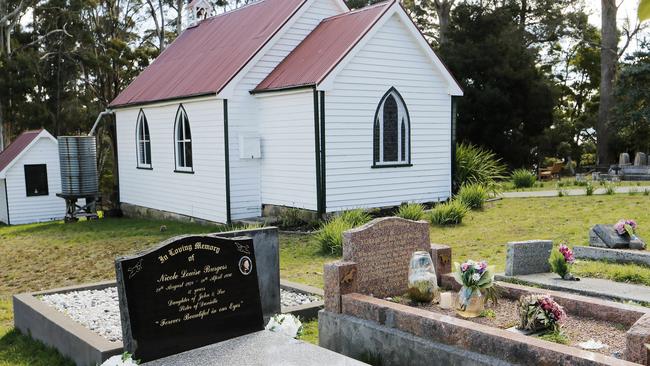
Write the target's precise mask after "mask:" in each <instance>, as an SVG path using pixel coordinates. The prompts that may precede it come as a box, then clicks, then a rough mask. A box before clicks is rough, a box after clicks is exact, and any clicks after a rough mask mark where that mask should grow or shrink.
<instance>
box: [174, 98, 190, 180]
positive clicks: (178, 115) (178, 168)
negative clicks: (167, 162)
mask: <svg viewBox="0 0 650 366" xmlns="http://www.w3.org/2000/svg"><path fill="white" fill-rule="evenodd" d="M183 116H185V119H187V127H189V124H190V119H189V117H188V116H187V113H186V112H185V109H184V108H183V107H182V106H181V107H180V108H179V111H178V113H176V124H175V128H174V151H175V152H176V156H175V157H174V159H176V164H175V166H176V171H180V172H193V171H194V156H192V165H189V166H188V165H187V161H185V164H186V165H181V152H180V148H179V144H182V146H183V157H184V158H185V157H186V156H185V144H186V143H189V144H190V145H192V138H189V139H188V138H187V131H186V130H185V127H186V124H185V123H183ZM179 123H180V124H181V128H182V129H183V137H184V139H183V140H180V139H179V138H178V124H179ZM189 129H190V133H191V131H192V128H191V127H190V128H189ZM193 154H194V151H192V155H193Z"/></svg>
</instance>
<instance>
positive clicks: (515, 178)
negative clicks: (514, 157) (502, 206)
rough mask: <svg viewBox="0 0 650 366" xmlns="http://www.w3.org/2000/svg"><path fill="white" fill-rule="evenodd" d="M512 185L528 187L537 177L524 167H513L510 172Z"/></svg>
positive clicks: (533, 183)
mask: <svg viewBox="0 0 650 366" xmlns="http://www.w3.org/2000/svg"><path fill="white" fill-rule="evenodd" d="M511 177H512V185H513V186H514V187H515V188H530V187H532V186H534V185H535V182H536V181H537V177H535V174H533V172H531V171H529V170H526V169H515V170H514V171H513V172H512V176H511Z"/></svg>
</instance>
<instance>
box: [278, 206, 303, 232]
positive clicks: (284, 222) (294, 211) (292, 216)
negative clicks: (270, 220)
mask: <svg viewBox="0 0 650 366" xmlns="http://www.w3.org/2000/svg"><path fill="white" fill-rule="evenodd" d="M304 224H306V221H305V220H304V219H303V212H302V210H300V209H298V208H293V207H291V208H287V209H284V210H282V211H281V212H280V214H279V217H278V225H279V226H280V228H282V229H290V228H295V227H298V226H302V225H304Z"/></svg>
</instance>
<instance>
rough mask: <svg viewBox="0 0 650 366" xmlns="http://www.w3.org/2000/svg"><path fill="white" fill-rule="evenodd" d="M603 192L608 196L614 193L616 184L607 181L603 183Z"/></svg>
mask: <svg viewBox="0 0 650 366" xmlns="http://www.w3.org/2000/svg"><path fill="white" fill-rule="evenodd" d="M605 193H606V194H608V195H610V196H611V195H613V194H614V193H616V185H615V184H614V183H609V182H607V183H605Z"/></svg>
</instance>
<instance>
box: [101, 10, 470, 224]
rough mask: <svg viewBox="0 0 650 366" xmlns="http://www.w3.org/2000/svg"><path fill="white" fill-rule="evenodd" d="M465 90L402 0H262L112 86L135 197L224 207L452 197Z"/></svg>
mask: <svg viewBox="0 0 650 366" xmlns="http://www.w3.org/2000/svg"><path fill="white" fill-rule="evenodd" d="M191 10H192V9H190V11H191ZM461 95H462V90H461V88H460V87H459V85H458V83H457V82H456V81H455V80H454V78H453V76H452V75H451V74H450V72H449V71H448V70H447V68H446V67H445V66H444V64H443V63H442V61H441V60H440V58H439V57H438V56H437V55H436V54H435V53H434V51H433V50H432V49H431V47H430V46H429V44H428V43H427V41H426V39H425V38H424V36H423V35H422V34H421V33H420V32H419V31H418V29H417V27H416V26H415V24H414V23H413V21H412V20H411V19H410V18H409V16H408V15H407V13H406V12H405V10H404V9H403V8H402V6H401V5H400V3H399V2H398V1H396V0H390V1H386V2H383V3H379V4H376V5H373V6H369V7H366V8H363V9H360V10H354V11H351V10H349V9H348V8H347V7H346V5H345V3H344V2H343V0H260V1H257V2H253V3H251V4H250V5H247V6H245V7H243V8H240V9H237V10H234V11H231V12H227V13H225V14H222V15H219V16H215V17H211V18H207V19H205V20H199V21H198V23H197V24H194V25H192V26H191V27H189V28H188V29H187V30H185V31H184V32H183V33H182V34H181V35H180V36H179V37H178V38H177V39H176V40H175V41H174V42H173V43H172V44H171V45H170V46H169V47H167V48H166V49H165V51H164V52H163V53H162V54H161V55H160V56H159V57H158V59H156V60H155V61H154V62H153V63H152V64H151V65H150V66H149V67H148V68H147V69H146V70H144V71H143V72H142V73H141V74H140V75H139V76H138V77H137V78H136V79H135V80H134V81H133V83H131V85H129V86H128V87H127V88H126V89H125V90H124V91H123V92H122V93H121V94H120V95H119V96H118V97H117V98H116V99H115V100H114V101H112V102H111V105H110V107H111V108H112V110H113V111H114V112H115V116H116V121H117V139H118V144H117V145H118V162H119V180H120V201H121V202H122V203H123V204H128V205H130V206H137V207H144V208H148V209H153V210H158V211H166V212H172V213H175V214H180V215H184V216H189V217H193V218H199V219H203V220H208V221H216V222H229V221H231V220H236V219H245V218H251V217H257V216H261V215H262V213H263V211H264V207H266V206H282V207H297V208H301V209H305V210H312V211H314V212H318V213H319V214H324V213H330V212H337V211H342V210H347V209H351V208H357V207H362V208H372V207H389V206H396V205H399V204H400V203H402V202H421V203H425V202H439V201H445V200H447V199H448V198H449V197H450V196H451V176H452V172H451V169H452V161H453V156H452V155H453V146H454V143H453V135H454V133H453V131H454V127H453V123H454V122H453V112H452V111H453V97H455V96H461ZM123 206H124V205H123Z"/></svg>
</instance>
